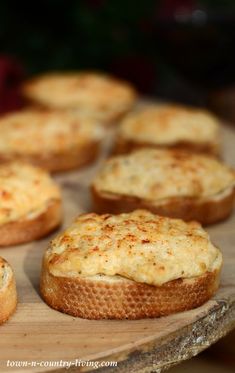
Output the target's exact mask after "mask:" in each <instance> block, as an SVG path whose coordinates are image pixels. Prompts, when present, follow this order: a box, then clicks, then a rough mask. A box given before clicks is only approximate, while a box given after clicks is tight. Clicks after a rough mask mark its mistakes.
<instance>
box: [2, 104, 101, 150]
mask: <svg viewBox="0 0 235 373" xmlns="http://www.w3.org/2000/svg"><path fill="white" fill-rule="evenodd" d="M0 128H1V136H0V152H3V153H16V154H17V153H18V154H19V153H23V154H25V153H30V154H35V153H36V154H37V153H38V152H39V153H40V154H41V153H43V152H63V151H66V150H70V149H71V148H73V147H82V146H83V145H84V144H87V143H89V142H91V141H99V140H100V139H101V137H102V136H103V129H102V127H101V126H100V125H98V124H97V123H96V121H94V120H93V119H91V118H90V117H89V118H88V117H86V116H82V115H78V114H77V113H71V112H56V111H55V112H53V111H52V112H50V111H49V112H43V111H30V110H23V111H20V112H17V113H13V114H8V115H5V116H4V117H2V119H0Z"/></svg>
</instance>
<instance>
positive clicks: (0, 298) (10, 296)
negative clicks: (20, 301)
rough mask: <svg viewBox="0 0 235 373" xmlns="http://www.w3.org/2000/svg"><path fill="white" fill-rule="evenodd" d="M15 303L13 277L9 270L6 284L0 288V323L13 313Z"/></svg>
mask: <svg viewBox="0 0 235 373" xmlns="http://www.w3.org/2000/svg"><path fill="white" fill-rule="evenodd" d="M16 305H17V294H16V285H15V278H14V275H13V273H12V271H11V270H10V273H9V279H8V280H7V283H6V285H5V286H4V287H3V288H2V289H0V324H2V323H4V322H5V321H7V320H8V319H9V317H10V316H11V315H12V314H13V313H14V311H15V309H16Z"/></svg>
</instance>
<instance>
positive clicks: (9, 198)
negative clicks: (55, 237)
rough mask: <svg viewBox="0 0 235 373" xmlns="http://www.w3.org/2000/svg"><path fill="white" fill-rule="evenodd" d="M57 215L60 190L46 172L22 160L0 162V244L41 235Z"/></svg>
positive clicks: (54, 224) (57, 219) (52, 226)
mask: <svg viewBox="0 0 235 373" xmlns="http://www.w3.org/2000/svg"><path fill="white" fill-rule="evenodd" d="M61 217H62V212H61V193H60V190H59V187H58V186H57V185H56V184H55V182H54V181H53V180H52V178H51V177H50V176H49V175H48V173H47V172H45V171H43V170H41V169H39V168H36V167H34V166H31V165H29V164H26V163H23V162H10V163H6V164H3V165H0V246H9V245H17V244H21V243H24V242H29V241H32V240H35V239H38V238H40V237H43V236H45V235H46V234H48V233H49V232H51V231H52V230H53V229H55V228H56V227H57V226H58V225H59V224H60V222H61Z"/></svg>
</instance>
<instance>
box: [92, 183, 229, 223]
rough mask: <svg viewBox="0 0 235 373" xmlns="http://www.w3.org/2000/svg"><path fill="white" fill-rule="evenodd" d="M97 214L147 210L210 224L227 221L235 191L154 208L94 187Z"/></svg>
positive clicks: (177, 200)
mask: <svg viewBox="0 0 235 373" xmlns="http://www.w3.org/2000/svg"><path fill="white" fill-rule="evenodd" d="M91 191H92V197H93V206H94V211H95V212H98V213H113V214H119V213H122V212H130V211H133V210H135V209H147V210H149V211H151V212H153V213H155V214H158V215H162V216H168V217H171V218H180V219H183V220H185V221H191V220H196V221H199V222H200V223H202V224H204V225H207V224H213V223H216V222H218V221H221V220H224V219H226V218H227V217H228V216H229V215H230V214H231V212H232V210H233V204H234V199H235V188H231V192H230V193H228V194H226V195H224V196H222V197H221V198H220V199H214V200H213V199H208V200H206V199H205V200H198V199H195V198H188V197H174V198H168V199H167V200H166V201H165V202H164V203H162V204H159V205H157V204H156V205H155V204H153V203H151V202H149V201H146V200H144V199H142V198H138V197H132V196H124V195H118V194H115V193H112V194H111V193H102V192H100V191H98V190H97V189H96V188H95V187H94V186H92V187H91Z"/></svg>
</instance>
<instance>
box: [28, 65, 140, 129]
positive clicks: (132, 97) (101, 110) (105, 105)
mask: <svg viewBox="0 0 235 373" xmlns="http://www.w3.org/2000/svg"><path fill="white" fill-rule="evenodd" d="M22 94H23V96H24V97H25V99H26V101H27V102H28V103H29V104H30V105H33V106H34V107H38V108H47V109H57V110H78V111H79V112H81V113H84V114H88V115H92V116H93V117H95V118H97V119H98V120H100V121H102V123H103V124H110V123H112V122H113V121H115V120H117V119H118V118H120V117H121V116H123V115H124V114H125V113H126V112H128V111H130V109H131V108H132V107H133V106H134V104H135V101H136V98H137V93H136V91H135V89H134V88H133V87H132V86H131V84H129V83H127V82H125V81H122V80H119V79H116V78H114V77H112V76H109V75H106V74H102V73H97V72H92V71H81V72H67V73H63V72H57V73H56V72H54V73H53V72H52V73H48V74H45V75H41V76H38V77H35V78H33V79H31V80H29V81H26V82H25V83H24V84H23V86H22Z"/></svg>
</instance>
